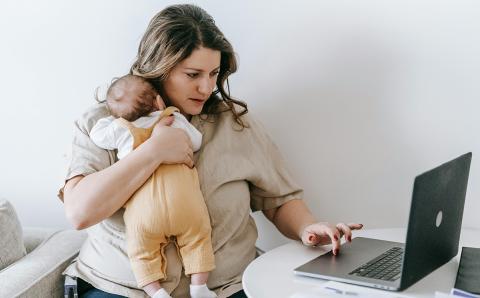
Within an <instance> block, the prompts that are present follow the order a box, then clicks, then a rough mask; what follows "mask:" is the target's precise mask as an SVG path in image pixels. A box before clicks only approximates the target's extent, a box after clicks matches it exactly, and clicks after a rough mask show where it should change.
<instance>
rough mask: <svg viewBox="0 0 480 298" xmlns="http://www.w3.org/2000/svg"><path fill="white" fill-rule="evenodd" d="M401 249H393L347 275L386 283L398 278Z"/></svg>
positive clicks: (400, 265) (401, 255) (400, 264)
mask: <svg viewBox="0 0 480 298" xmlns="http://www.w3.org/2000/svg"><path fill="white" fill-rule="evenodd" d="M402 257H403V248H401V247H393V248H391V249H389V250H387V251H386V252H384V253H383V254H381V255H379V256H378V257H376V258H374V259H372V260H370V261H369V262H367V263H365V264H363V265H362V266H360V267H358V268H357V269H355V270H353V271H352V272H350V273H349V274H351V275H356V276H363V277H369V278H375V279H381V280H386V281H395V280H397V279H399V278H400V275H401V270H402V268H401V267H402Z"/></svg>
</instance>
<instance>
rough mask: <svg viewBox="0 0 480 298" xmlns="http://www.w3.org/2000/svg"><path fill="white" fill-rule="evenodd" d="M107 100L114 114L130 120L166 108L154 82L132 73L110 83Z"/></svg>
mask: <svg viewBox="0 0 480 298" xmlns="http://www.w3.org/2000/svg"><path fill="white" fill-rule="evenodd" d="M106 102H107V107H108V109H109V110H110V113H111V114H112V116H114V117H115V118H120V117H122V118H124V119H125V120H128V121H135V120H137V119H138V118H140V117H143V116H147V115H148V114H150V113H151V112H154V111H157V110H159V109H164V108H165V104H164V102H163V101H162V99H161V97H160V95H158V92H157V91H156V90H155V88H154V87H153V85H152V84H150V83H149V82H148V81H147V80H146V79H144V78H142V77H139V76H135V75H130V74H128V75H125V76H123V77H120V78H118V79H116V80H115V81H114V82H113V83H112V84H111V85H110V87H109V88H108V90H107V97H106Z"/></svg>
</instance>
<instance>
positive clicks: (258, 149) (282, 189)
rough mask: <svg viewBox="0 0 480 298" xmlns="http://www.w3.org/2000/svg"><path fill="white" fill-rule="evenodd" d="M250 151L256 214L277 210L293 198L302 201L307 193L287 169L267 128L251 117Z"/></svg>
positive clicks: (251, 181)
mask: <svg viewBox="0 0 480 298" xmlns="http://www.w3.org/2000/svg"><path fill="white" fill-rule="evenodd" d="M248 124H249V126H250V127H249V128H247V129H248V130H250V134H251V135H250V138H251V141H252V143H251V148H254V149H253V151H252V152H250V154H251V155H250V156H251V158H252V161H251V162H252V164H253V166H254V167H255V171H254V172H253V173H254V174H253V175H252V176H251V177H249V182H250V197H251V203H250V205H251V209H252V211H257V210H267V209H273V208H276V207H278V206H281V205H283V204H284V203H285V202H287V201H290V200H293V199H302V198H303V190H302V189H301V187H300V186H299V185H298V184H297V183H296V181H295V179H294V177H293V175H292V174H291V172H290V171H289V169H288V168H287V164H286V161H285V159H284V158H283V157H282V155H281V153H280V151H279V150H278V148H277V146H276V145H275V143H274V142H273V141H272V140H271V138H270V137H269V136H268V134H267V133H266V131H265V129H264V127H263V126H262V125H261V124H260V123H259V122H258V121H256V120H254V119H252V117H249V121H248Z"/></svg>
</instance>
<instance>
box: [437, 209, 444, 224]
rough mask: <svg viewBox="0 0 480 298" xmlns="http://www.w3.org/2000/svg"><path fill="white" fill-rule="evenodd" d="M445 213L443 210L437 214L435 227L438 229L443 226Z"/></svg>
mask: <svg viewBox="0 0 480 298" xmlns="http://www.w3.org/2000/svg"><path fill="white" fill-rule="evenodd" d="M442 218H443V212H442V210H440V211H438V213H437V220H436V221H435V225H436V226H437V228H438V227H439V226H440V225H441V224H442Z"/></svg>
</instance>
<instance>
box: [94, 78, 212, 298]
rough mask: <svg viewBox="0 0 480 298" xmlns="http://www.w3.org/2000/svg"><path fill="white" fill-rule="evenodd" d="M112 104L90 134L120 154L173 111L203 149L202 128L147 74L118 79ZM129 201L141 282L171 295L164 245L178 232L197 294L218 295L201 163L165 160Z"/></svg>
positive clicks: (129, 232)
mask: <svg viewBox="0 0 480 298" xmlns="http://www.w3.org/2000/svg"><path fill="white" fill-rule="evenodd" d="M106 104H107V107H108V109H109V110H110V113H111V115H112V116H109V117H106V118H102V119H100V120H99V121H98V122H97V123H96V124H95V126H94V127H93V129H92V131H91V132H90V137H91V139H92V140H93V142H94V143H95V144H97V145H98V146H99V147H101V148H104V149H108V150H114V149H117V150H118V152H117V156H118V159H122V158H124V157H125V156H126V155H127V154H128V153H129V152H131V151H132V150H134V149H135V148H136V147H137V146H139V145H140V144H141V143H143V142H144V141H145V140H147V139H148V138H149V137H150V135H151V133H152V131H153V127H154V126H155V124H157V123H158V121H160V119H162V118H163V117H167V116H169V115H172V114H173V116H174V121H173V123H172V125H171V126H172V127H176V128H181V129H184V130H185V131H186V132H187V134H188V135H189V137H190V139H191V141H192V144H193V149H194V151H197V150H199V149H200V146H201V143H202V135H201V133H200V132H199V131H198V130H197V129H196V128H195V127H194V126H193V125H192V124H190V122H188V120H187V119H186V118H185V117H184V116H183V115H182V114H180V113H179V112H178V109H177V108H175V107H169V108H166V109H165V104H164V102H163V101H162V99H161V97H160V95H159V94H158V93H157V91H156V90H155V88H154V87H153V86H152V85H151V84H150V83H149V82H148V81H147V80H145V79H143V78H141V77H138V76H134V75H126V76H123V77H121V78H119V79H117V80H116V81H114V82H113V83H112V85H111V86H110V87H109V88H108V91H107V97H106ZM124 207H125V213H124V215H123V218H124V221H125V226H126V237H127V252H128V256H129V258H130V263H131V265H132V270H133V273H134V275H135V279H136V280H137V283H138V286H139V287H141V288H143V289H144V291H145V292H147V294H149V295H150V296H151V297H155V298H158V297H170V295H169V294H168V293H167V291H165V289H163V288H162V287H161V284H160V281H161V280H163V279H165V278H166V275H165V272H166V266H167V264H166V259H165V258H164V252H163V250H164V248H165V246H166V245H167V243H168V240H169V238H170V237H171V236H175V238H176V242H177V247H178V248H179V252H180V256H181V258H182V261H183V265H184V268H185V274H187V275H191V285H190V295H191V296H192V298H210V297H212V298H213V297H216V294H215V293H214V292H213V291H210V290H209V289H208V288H207V285H206V282H207V279H208V272H209V271H211V270H213V269H214V268H215V260H214V256H213V249H212V242H211V226H210V218H209V215H208V210H207V207H206V205H205V201H204V199H203V195H202V193H201V191H200V184H199V181H198V173H197V171H196V169H195V168H193V169H191V168H189V167H188V166H186V165H184V164H173V165H160V166H159V167H158V168H157V169H156V170H155V172H154V173H153V174H152V176H150V178H149V179H148V180H147V181H146V182H145V183H144V184H143V185H142V186H141V187H140V188H139V189H138V190H137V191H136V192H135V193H134V194H133V196H132V197H131V198H130V199H129V200H128V201H127V203H126V204H125V206H124Z"/></svg>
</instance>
